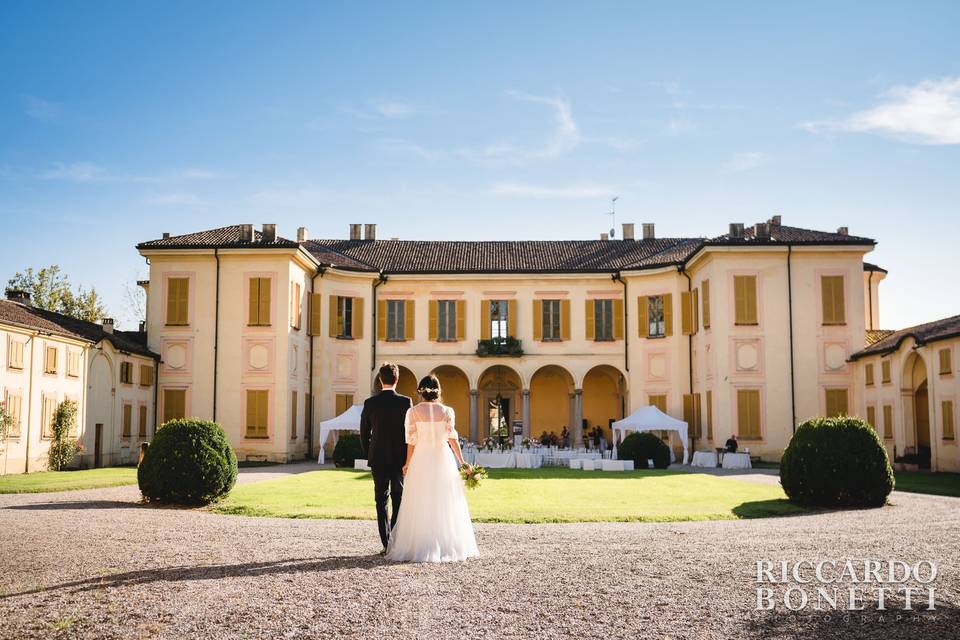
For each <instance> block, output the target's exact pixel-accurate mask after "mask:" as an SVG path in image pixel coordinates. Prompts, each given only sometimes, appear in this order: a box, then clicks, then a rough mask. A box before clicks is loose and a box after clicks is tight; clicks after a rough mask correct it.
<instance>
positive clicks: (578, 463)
mask: <svg viewBox="0 0 960 640" xmlns="http://www.w3.org/2000/svg"><path fill="white" fill-rule="evenodd" d="M567 464H568V465H570V468H571V469H583V460H580V459H579V458H570V459H569V460H567Z"/></svg>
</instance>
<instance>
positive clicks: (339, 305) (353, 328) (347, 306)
mask: <svg viewBox="0 0 960 640" xmlns="http://www.w3.org/2000/svg"><path fill="white" fill-rule="evenodd" d="M362 333H363V298H351V297H349V296H330V337H331V338H345V339H354V338H362V337H363V335H362Z"/></svg>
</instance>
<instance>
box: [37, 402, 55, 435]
mask: <svg viewBox="0 0 960 640" xmlns="http://www.w3.org/2000/svg"><path fill="white" fill-rule="evenodd" d="M42 406H43V412H42V413H41V416H40V420H41V423H40V424H41V427H42V430H41V433H40V436H41V437H42V438H47V439H50V438H52V437H53V419H54V417H55V416H56V414H57V399H56V398H54V397H52V396H43V405H42Z"/></svg>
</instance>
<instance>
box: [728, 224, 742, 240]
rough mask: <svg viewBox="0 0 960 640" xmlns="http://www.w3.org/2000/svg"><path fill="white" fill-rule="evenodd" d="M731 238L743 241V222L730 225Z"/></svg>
mask: <svg viewBox="0 0 960 640" xmlns="http://www.w3.org/2000/svg"><path fill="white" fill-rule="evenodd" d="M730 237H731V238H733V239H736V240H743V223H742V222H731V223H730Z"/></svg>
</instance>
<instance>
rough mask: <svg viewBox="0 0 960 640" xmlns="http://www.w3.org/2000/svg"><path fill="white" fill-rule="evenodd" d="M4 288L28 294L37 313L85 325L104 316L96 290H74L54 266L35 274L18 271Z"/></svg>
mask: <svg viewBox="0 0 960 640" xmlns="http://www.w3.org/2000/svg"><path fill="white" fill-rule="evenodd" d="M7 286H8V287H9V288H10V289H22V290H23V291H26V292H27V293H29V294H30V301H31V302H32V303H33V306H35V307H37V308H38V309H46V310H47V311H55V312H57V313H62V314H64V315H67V316H71V317H74V318H79V319H80V320H86V321H88V322H99V321H100V320H101V319H102V318H103V317H104V316H106V314H107V310H106V308H105V307H104V305H103V300H102V299H101V298H100V296H99V294H97V290H96V289H94V288H90V289H89V290H85V289H84V288H83V287H77V288H76V289H74V288H73V287H71V285H70V279H69V278H68V277H67V275H66V274H65V273H63V272H62V271H60V267H59V266H58V265H55V264H53V265H50V266H49V267H43V268H41V269H40V270H38V271H34V270H33V268H28V269H26V270H24V271H23V272H19V271H18V272H17V273H16V274H15V275H14V276H13V277H12V278H10V280H8V281H7Z"/></svg>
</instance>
